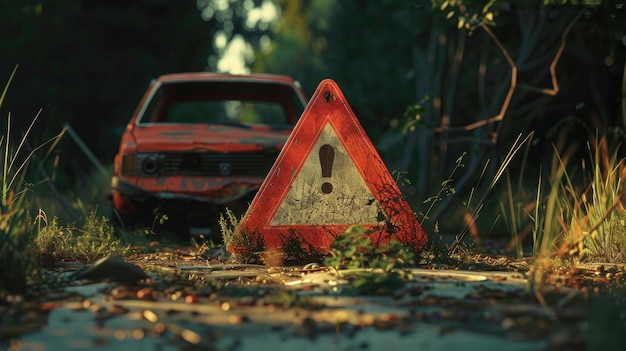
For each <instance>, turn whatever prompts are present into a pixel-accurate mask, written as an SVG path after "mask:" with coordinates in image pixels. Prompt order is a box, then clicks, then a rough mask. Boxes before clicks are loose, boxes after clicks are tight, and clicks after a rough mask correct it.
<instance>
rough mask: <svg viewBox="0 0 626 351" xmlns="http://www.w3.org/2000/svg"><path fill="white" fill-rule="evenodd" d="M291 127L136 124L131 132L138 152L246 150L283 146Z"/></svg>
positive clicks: (280, 147)
mask: <svg viewBox="0 0 626 351" xmlns="http://www.w3.org/2000/svg"><path fill="white" fill-rule="evenodd" d="M291 130H292V127H282V128H276V127H270V126H267V125H255V126H243V125H237V126H230V125H197V124H182V125H181V124H178V125H172V124H167V125H147V126H135V127H134V128H133V129H132V131H131V134H132V135H133V138H134V139H135V142H136V144H137V151H139V152H181V151H185V152H193V151H215V152H227V151H228V152H237V151H241V152H245V151H254V150H262V149H267V148H276V149H282V147H283V145H284V144H285V142H286V141H287V138H288V137H289V133H291Z"/></svg>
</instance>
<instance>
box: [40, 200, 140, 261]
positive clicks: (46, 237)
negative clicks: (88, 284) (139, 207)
mask: <svg viewBox="0 0 626 351" xmlns="http://www.w3.org/2000/svg"><path fill="white" fill-rule="evenodd" d="M35 224H36V227H37V229H36V233H37V234H36V236H35V238H34V251H35V257H36V258H37V260H38V262H39V264H40V265H43V266H49V265H54V264H57V263H58V262H59V261H61V260H79V261H85V262H90V261H94V260H96V259H98V258H101V257H103V256H105V255H108V254H111V253H114V254H119V255H124V254H127V253H128V252H129V250H130V249H129V247H128V246H125V245H123V244H122V243H121V241H120V240H119V239H118V238H117V237H116V235H115V228H114V227H113V225H112V224H111V222H110V220H109V219H108V218H107V217H104V216H98V215H97V213H96V211H92V212H91V213H90V214H89V216H88V217H87V218H86V219H85V221H84V223H83V224H82V226H81V227H82V229H79V228H77V227H73V226H71V227H63V226H60V225H59V224H58V219H57V218H52V219H51V220H48V218H47V217H46V215H45V212H43V211H41V210H40V212H39V214H38V216H37V217H36V221H35Z"/></svg>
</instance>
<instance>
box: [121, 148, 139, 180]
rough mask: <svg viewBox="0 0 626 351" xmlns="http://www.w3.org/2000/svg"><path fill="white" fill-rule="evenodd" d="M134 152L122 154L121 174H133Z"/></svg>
mask: <svg viewBox="0 0 626 351" xmlns="http://www.w3.org/2000/svg"><path fill="white" fill-rule="evenodd" d="M135 161H136V157H135V154H134V153H132V154H123V155H122V174H127V175H131V174H135V171H136V169H135Z"/></svg>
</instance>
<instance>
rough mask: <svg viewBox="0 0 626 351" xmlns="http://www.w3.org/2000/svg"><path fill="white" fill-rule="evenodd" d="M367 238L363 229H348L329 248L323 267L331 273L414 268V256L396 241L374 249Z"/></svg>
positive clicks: (366, 231) (359, 227)
mask: <svg viewBox="0 0 626 351" xmlns="http://www.w3.org/2000/svg"><path fill="white" fill-rule="evenodd" d="M369 234H371V233H370V232H369V231H368V230H367V229H366V228H365V227H363V226H361V225H351V226H350V227H348V228H347V229H346V231H345V232H344V233H342V234H340V235H338V236H337V237H336V238H335V241H333V243H332V244H330V255H329V256H327V257H326V258H325V259H324V264H325V265H326V266H329V267H333V268H335V269H360V268H373V269H381V270H383V271H384V272H391V271H392V270H393V269H394V268H397V267H399V266H410V265H413V264H415V253H414V252H413V251H412V250H411V249H410V248H408V247H406V246H404V245H403V244H402V243H400V242H398V241H396V240H391V241H390V242H389V244H387V245H381V246H379V247H376V248H375V247H374V246H373V245H372V242H371V241H370V239H369V237H368V235H369Z"/></svg>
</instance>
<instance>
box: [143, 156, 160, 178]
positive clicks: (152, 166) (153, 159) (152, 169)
mask: <svg viewBox="0 0 626 351" xmlns="http://www.w3.org/2000/svg"><path fill="white" fill-rule="evenodd" d="M141 170H142V171H143V173H144V174H148V175H153V174H155V173H156V172H158V171H159V159H158V157H157V156H156V155H148V156H146V157H144V158H143V160H142V161H141Z"/></svg>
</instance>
